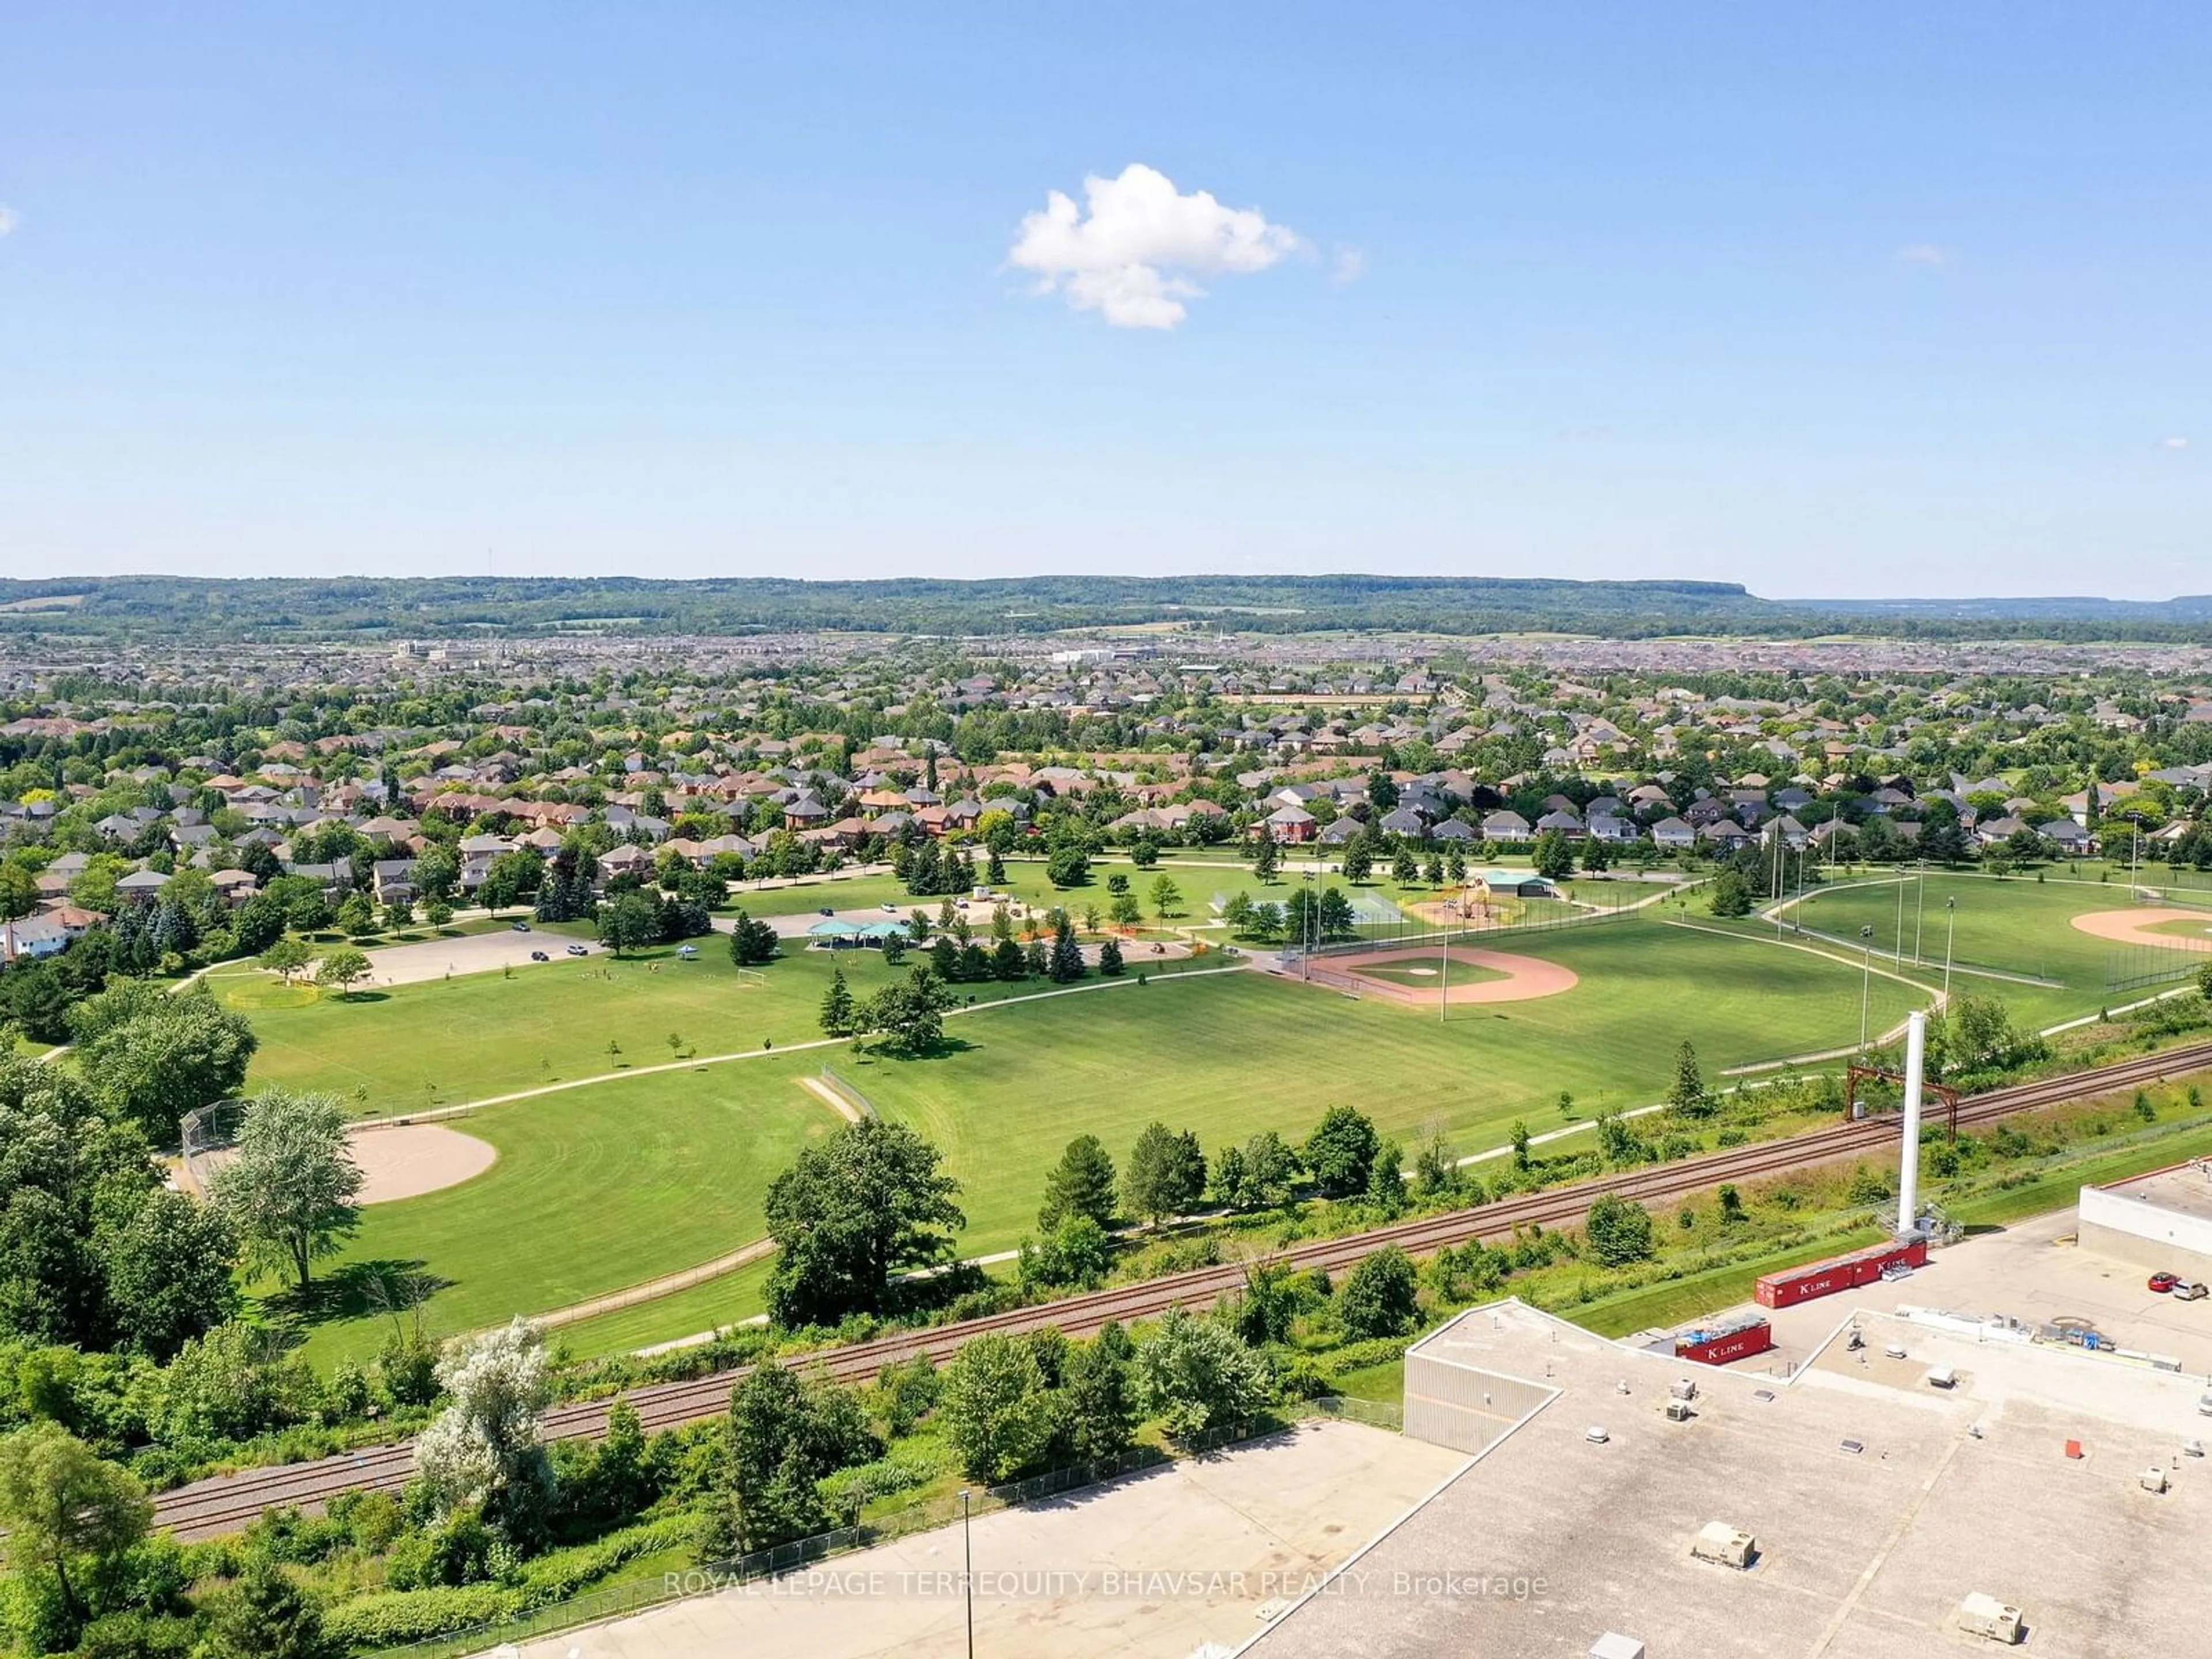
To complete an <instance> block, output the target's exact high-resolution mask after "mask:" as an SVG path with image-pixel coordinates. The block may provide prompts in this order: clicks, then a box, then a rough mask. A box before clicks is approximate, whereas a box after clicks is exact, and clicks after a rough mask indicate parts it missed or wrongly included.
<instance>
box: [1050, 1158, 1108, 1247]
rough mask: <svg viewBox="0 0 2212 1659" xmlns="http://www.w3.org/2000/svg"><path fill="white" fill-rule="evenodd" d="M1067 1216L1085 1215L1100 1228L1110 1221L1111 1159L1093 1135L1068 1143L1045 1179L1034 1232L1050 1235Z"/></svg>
mask: <svg viewBox="0 0 2212 1659" xmlns="http://www.w3.org/2000/svg"><path fill="white" fill-rule="evenodd" d="M1070 1216H1087V1217H1088V1218H1090V1219H1091V1220H1093V1221H1095V1222H1097V1224H1098V1225H1100V1226H1102V1227H1103V1226H1107V1225H1110V1224H1111V1223H1112V1221H1113V1219H1114V1160H1113V1158H1111V1157H1109V1155H1108V1153H1107V1151H1106V1148H1105V1146H1104V1144H1103V1142H1101V1141H1100V1140H1099V1139H1098V1137H1097V1135H1078V1136H1076V1138H1075V1139H1073V1140H1071V1141H1069V1142H1068V1143H1067V1150H1066V1151H1065V1152H1062V1153H1061V1154H1060V1162H1059V1163H1058V1164H1054V1166H1053V1170H1052V1173H1051V1174H1050V1175H1048V1176H1046V1177H1045V1184H1044V1204H1043V1206H1042V1208H1041V1209H1039V1210H1038V1211H1037V1227H1038V1230H1039V1231H1042V1232H1051V1231H1054V1229H1055V1228H1057V1227H1058V1226H1059V1225H1060V1223H1061V1222H1062V1221H1063V1220H1065V1219H1066V1218H1068V1217H1070Z"/></svg>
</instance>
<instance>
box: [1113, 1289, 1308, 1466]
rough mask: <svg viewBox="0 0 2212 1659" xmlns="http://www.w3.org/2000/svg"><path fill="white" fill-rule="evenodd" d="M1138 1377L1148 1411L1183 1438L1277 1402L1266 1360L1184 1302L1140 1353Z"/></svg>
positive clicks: (1245, 1416) (1163, 1321) (1138, 1354)
mask: <svg viewBox="0 0 2212 1659" xmlns="http://www.w3.org/2000/svg"><path fill="white" fill-rule="evenodd" d="M1136 1373H1137V1392H1138V1398H1139V1401H1140V1402H1141V1405H1142V1407H1143V1409H1144V1411H1145V1412H1146V1414H1147V1415H1149V1416H1153V1417H1158V1418H1159V1419H1161V1420H1162V1422H1163V1423H1164V1425H1165V1426H1166V1429H1167V1431H1168V1432H1169V1433H1170V1434H1171V1435H1174V1436H1176V1437H1179V1438H1188V1437H1190V1436H1192V1435H1194V1434H1197V1433H1200V1432H1201V1431H1204V1430H1206V1429H1209V1428H1212V1427H1213V1426H1214V1425H1217V1424H1220V1423H1234V1422H1239V1421H1242V1420H1244V1419H1249V1418H1251V1417H1253V1416H1255V1415H1257V1414H1258V1413H1260V1412H1261V1411H1262V1410H1264V1409H1265V1408H1266V1407H1267V1404H1268V1403H1269V1401H1272V1400H1273V1398H1274V1383H1273V1378H1272V1376H1270V1375H1269V1372H1268V1369H1267V1361H1266V1360H1264V1359H1263V1358H1261V1357H1260V1355H1258V1354H1257V1353H1255V1352H1253V1351H1252V1350H1251V1349H1250V1348H1248V1347H1246V1346H1244V1344H1243V1340H1241V1339H1240V1338H1239V1337H1238V1336H1237V1333H1236V1332H1234V1331H1232V1330H1231V1329H1230V1328H1229V1327H1228V1326H1226V1325H1225V1324H1223V1323H1222V1322H1220V1321H1218V1320H1216V1319H1202V1318H1200V1317H1198V1316H1194V1315H1193V1314H1191V1313H1190V1312H1188V1310H1185V1309H1184V1308H1183V1307H1182V1306H1181V1305H1180V1304H1177V1305H1176V1306H1175V1307H1172V1308H1170V1309H1169V1310H1168V1311H1167V1315H1166V1316H1165V1317H1164V1319H1162V1320H1161V1321H1160V1326H1159V1329H1158V1331H1157V1332H1155V1333H1154V1334H1153V1335H1152V1340H1150V1341H1149V1342H1146V1343H1145V1344H1144V1345H1143V1346H1141V1347H1139V1349H1138V1350H1137V1359H1136Z"/></svg>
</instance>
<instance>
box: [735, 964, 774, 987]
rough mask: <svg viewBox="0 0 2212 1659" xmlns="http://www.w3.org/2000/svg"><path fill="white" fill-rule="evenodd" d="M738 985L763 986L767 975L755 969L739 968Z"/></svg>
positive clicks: (766, 981)
mask: <svg viewBox="0 0 2212 1659" xmlns="http://www.w3.org/2000/svg"><path fill="white" fill-rule="evenodd" d="M767 983H768V975H766V974H763V972H761V970H760V969H757V968H740V969H738V984H739V985H740V986H749V985H765V984H767Z"/></svg>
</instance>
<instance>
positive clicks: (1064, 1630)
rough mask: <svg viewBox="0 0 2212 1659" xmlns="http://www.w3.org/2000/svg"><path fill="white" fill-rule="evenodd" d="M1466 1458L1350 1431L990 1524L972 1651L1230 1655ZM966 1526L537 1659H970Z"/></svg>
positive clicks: (1175, 1467) (537, 1652)
mask: <svg viewBox="0 0 2212 1659" xmlns="http://www.w3.org/2000/svg"><path fill="white" fill-rule="evenodd" d="M1463 1461H1464V1460H1463V1459H1462V1458H1461V1457H1460V1456H1459V1455H1457V1454H1455V1453H1451V1452H1447V1451H1443V1450H1441V1449H1438V1448H1437V1447H1434V1446H1429V1445H1425V1444H1423V1443H1420V1442H1419V1441H1413V1440H1407V1439H1404V1438H1402V1437H1399V1436H1397V1435H1394V1434H1389V1433H1385V1432H1383V1431H1380V1430H1376V1429H1368V1428H1362V1427H1358V1426H1357V1425H1352V1424H1346V1423H1328V1424H1310V1425H1303V1426H1301V1427H1299V1428H1297V1429H1295V1430H1293V1431H1290V1432H1288V1433H1285V1434H1282V1435H1279V1436H1275V1437H1272V1438H1270V1439H1268V1440H1266V1441H1261V1442H1255V1443H1253V1444H1251V1445H1249V1446H1244V1447H1240V1448H1238V1449H1235V1450H1232V1451H1228V1452H1224V1453H1219V1454H1216V1455H1212V1456H1208V1457H1206V1458H1202V1459H1199V1460H1195V1461H1192V1462H1180V1463H1176V1464H1172V1465H1170V1466H1169V1467H1167V1468H1161V1469H1157V1470H1153V1471H1151V1472H1148V1473H1146V1474H1140V1475H1135V1476H1132V1477H1130V1478H1128V1479H1127V1480H1120V1481H1116V1482H1115V1483H1113V1484H1112V1485H1110V1486H1101V1487H1094V1488H1091V1489H1089V1490H1087V1491H1084V1492H1074V1493H1071V1494H1069V1495H1068V1496H1067V1497H1066V1498H1060V1499H1056V1500H1053V1501H1050V1502H1047V1503H1042V1504H1033V1505H1030V1506H1028V1507H1026V1508H1022V1509H1014V1510H999V1511H996V1512H994V1513H993V1514H990V1515H986V1516H979V1517H978V1518H977V1519H976V1521H975V1524H974V1545H975V1579H976V1598H975V1651H976V1652H977V1653H979V1654H996V1655H1017V1654H1018V1655H1024V1656H1030V1655H1045V1654H1050V1655H1053V1656H1054V1659H1090V1656H1108V1655H1137V1654H1144V1655H1158V1656H1160V1659H1183V1656H1186V1655H1188V1654H1189V1653H1191V1652H1192V1651H1193V1650H1195V1649H1197V1648H1199V1647H1200V1645H1201V1644H1205V1643H1207V1642H1212V1643H1215V1644H1220V1645H1221V1646H1223V1647H1233V1646H1234V1645H1236V1644H1237V1643H1239V1642H1241V1641H1243V1639H1244V1638H1245V1637H1246V1636H1248V1635H1249V1633H1250V1632H1251V1631H1252V1629H1253V1627H1254V1623H1255V1620H1256V1619H1258V1618H1260V1617H1261V1616H1263V1610H1267V1611H1270V1612H1271V1611H1272V1610H1273V1609H1274V1608H1277V1607H1280V1606H1283V1605H1285V1604H1287V1603H1288V1602H1289V1601H1293V1600H1295V1599H1296V1598H1297V1595H1299V1594H1301V1593H1302V1591H1303V1589H1304V1587H1305V1586H1306V1585H1307V1584H1309V1583H1312V1582H1314V1581H1315V1580H1316V1579H1318V1578H1319V1577H1322V1575H1324V1574H1325V1573H1326V1572H1327V1571H1328V1569H1329V1568H1331V1567H1333V1566H1334V1565H1336V1564H1338V1563H1339V1562H1340V1561H1342V1560H1343V1559H1345V1558H1346V1556H1348V1555H1349V1554H1351V1553H1352V1552H1353V1551H1354V1550H1355V1549H1357V1548H1358V1547H1359V1546H1361V1545H1362V1544H1364V1543H1365V1542H1366V1541H1368V1540H1369V1539H1370V1537H1372V1536H1373V1534H1375V1533H1376V1530H1377V1529H1378V1528H1381V1527H1383V1526H1384V1525H1386V1524H1388V1523H1389V1522H1391V1521H1393V1520H1395V1518H1397V1517H1398V1516H1401V1515H1402V1514H1404V1513H1405V1512H1406V1510H1407V1509H1408V1508H1409V1507H1410V1506H1412V1505H1413V1504H1415V1503H1416V1502H1418V1501H1419V1498H1421V1497H1422V1496H1423V1495H1424V1494H1425V1493H1426V1492H1430V1491H1432V1490H1433V1489H1434V1488H1435V1487H1436V1486H1437V1484H1438V1483H1439V1482H1440V1481H1442V1480H1444V1479H1446V1478H1448V1477H1449V1475H1450V1474H1451V1473H1452V1472H1453V1471H1454V1470H1455V1469H1457V1468H1460V1467H1461V1466H1462V1462H1463ZM960 1571H961V1535H960V1530H959V1528H957V1527H954V1528H947V1529H943V1530H939V1531H937V1532H932V1533H923V1534H916V1535H915V1536H914V1537H911V1538H908V1539H903V1540H902V1541H899V1542H897V1543H895V1544H889V1545H886V1546H884V1547H882V1548H880V1549H875V1550H868V1551H864V1552H861V1553H856V1554H854V1555H849V1556H842V1557H839V1558H837V1559H835V1560H832V1561H828V1562H824V1563H823V1564H821V1565H820V1566H819V1567H818V1568H817V1569H816V1571H815V1573H814V1574H813V1575H811V1576H801V1577H793V1578H791V1579H786V1580H781V1581H778V1582H777V1583H774V1584H755V1585H751V1586H747V1587H743V1588H738V1589H729V1590H724V1591H722V1592H720V1593H719V1594H715V1595H701V1596H697V1597H694V1598H693V1599H691V1600H690V1601H680V1602H677V1603H674V1604H672V1605H671V1606H668V1607H662V1608H659V1609H657V1610H655V1611H653V1612H651V1613H641V1614H640V1615H638V1616H637V1617H635V1618H632V1619H625V1620H620V1621H618V1622H617V1623H614V1624H610V1625H605V1626H597V1627H594V1628H592V1629H589V1630H584V1631H570V1632H563V1633H562V1634H561V1635H558V1636H553V1637H549V1638H545V1639H544V1640H543V1641H539V1642H534V1643H532V1644H529V1645H527V1646H526V1647H525V1648H524V1649H523V1652H524V1654H525V1655H526V1656H527V1659H568V1656H570V1655H572V1654H573V1655H575V1656H578V1659H726V1656H730V1655H735V1654H763V1655H768V1654H774V1655H800V1656H805V1659H866V1656H874V1655H894V1654H896V1655H898V1656H900V1659H958V1656H961V1655H963V1654H964V1653H965V1652H966V1651H967V1634H966V1625H965V1613H964V1604H963V1599H962V1595H961V1590H960V1577H959V1574H960Z"/></svg>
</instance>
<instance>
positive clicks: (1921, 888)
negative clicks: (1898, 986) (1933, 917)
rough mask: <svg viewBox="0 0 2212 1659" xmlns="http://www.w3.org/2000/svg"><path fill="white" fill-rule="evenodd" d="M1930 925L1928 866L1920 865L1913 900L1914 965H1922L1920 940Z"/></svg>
mask: <svg viewBox="0 0 2212 1659" xmlns="http://www.w3.org/2000/svg"><path fill="white" fill-rule="evenodd" d="M1927 925H1928V866H1926V865H1924V864H1923V865H1922V866H1921V867H1920V880H1919V883H1918V884H1917V888H1916V890H1915V893H1914V896H1913V900H1912V965H1913V966H1914V967H1916V968H1917V967H1918V966H1919V965H1920V940H1921V937H1922V934H1923V932H1924V930H1925V929H1926V927H1927Z"/></svg>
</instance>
